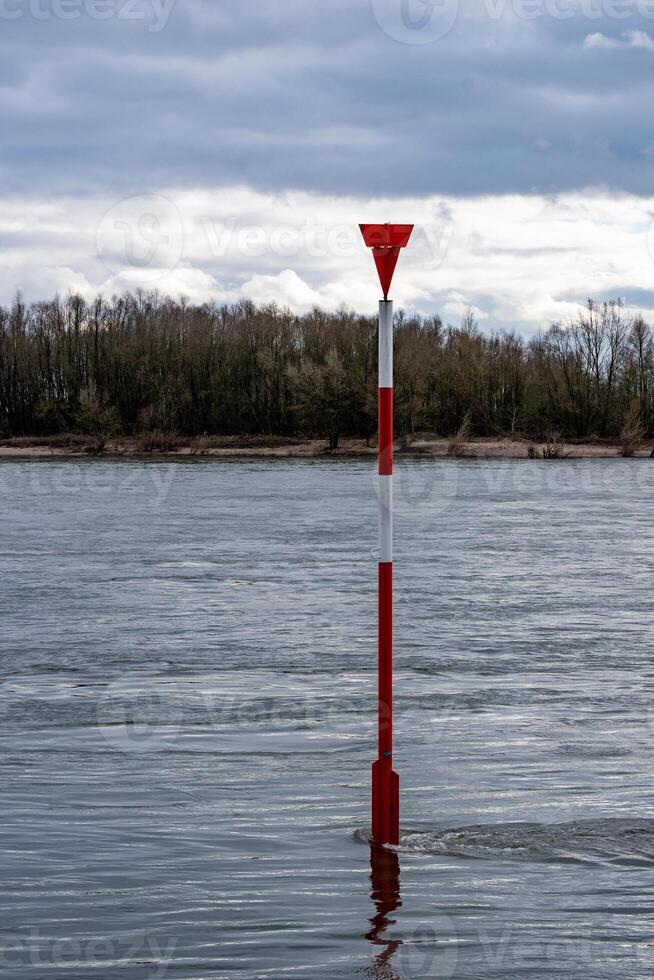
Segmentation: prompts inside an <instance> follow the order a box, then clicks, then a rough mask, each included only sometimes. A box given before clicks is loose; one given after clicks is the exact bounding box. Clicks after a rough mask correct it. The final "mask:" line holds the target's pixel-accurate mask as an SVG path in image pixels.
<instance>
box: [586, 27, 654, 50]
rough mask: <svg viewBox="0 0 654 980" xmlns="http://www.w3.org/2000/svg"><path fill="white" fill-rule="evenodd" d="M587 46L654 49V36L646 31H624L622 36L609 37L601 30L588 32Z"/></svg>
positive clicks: (610, 48)
mask: <svg viewBox="0 0 654 980" xmlns="http://www.w3.org/2000/svg"><path fill="white" fill-rule="evenodd" d="M584 47H585V48H604V49H606V50H609V51H612V50H619V49H624V48H637V49H641V50H643V51H654V38H652V37H650V35H649V34H647V33H646V31H635V30H631V31H623V33H622V35H621V37H620V38H614V37H607V36H606V34H601V33H599V32H597V33H595V34H588V35H587V37H586V38H585V39H584Z"/></svg>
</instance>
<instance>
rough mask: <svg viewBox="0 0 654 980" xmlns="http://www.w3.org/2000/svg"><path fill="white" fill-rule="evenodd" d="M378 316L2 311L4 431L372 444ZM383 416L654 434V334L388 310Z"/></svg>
mask: <svg viewBox="0 0 654 980" xmlns="http://www.w3.org/2000/svg"><path fill="white" fill-rule="evenodd" d="M376 338H377V322H376V318H375V317H367V316H361V315H359V314H356V313H353V312H350V311H345V310H342V311H339V312H336V313H326V312H324V311H322V310H319V309H314V310H312V311H311V312H310V313H307V314H305V315H302V316H297V315H294V314H293V313H291V312H290V311H289V310H287V309H281V308H279V307H277V306H275V305H269V306H255V305H254V304H253V303H251V302H247V301H244V302H240V303H238V304H236V305H229V306H227V305H223V306H219V305H211V304H205V305H192V304H190V303H188V302H186V301H185V300H180V301H175V300H172V299H169V298H166V297H163V296H161V295H159V294H157V293H143V292H137V293H136V294H133V295H132V294H127V295H123V296H117V297H113V298H111V299H105V298H103V297H101V296H98V297H97V298H96V299H95V300H93V301H92V302H88V301H85V300H84V299H83V298H82V297H80V296H78V295H69V296H67V297H66V298H63V299H62V298H55V299H53V300H52V301H49V302H40V303H32V304H29V305H28V304H26V303H24V302H23V300H22V298H21V297H20V296H18V297H17V298H16V300H15V301H14V303H13V304H12V305H11V307H7V308H2V307H0V436H1V437H2V438H13V437H16V436H52V435H55V434H57V433H64V432H74V433H95V434H102V435H105V436H119V435H142V434H144V433H153V432H159V433H169V434H171V433H174V434H177V435H181V436H188V437H196V436H201V435H203V434H205V433H207V434H218V435H240V436H244V435H259V436H264V437H274V436H276V437H305V436H306V437H316V438H317V437H320V438H322V437H324V438H326V439H327V440H329V445H330V446H331V447H332V448H335V447H336V446H337V445H338V440H339V438H340V437H342V436H358V437H363V438H367V439H369V440H371V439H374V433H375V430H376V424H377V339H376ZM395 338H396V339H395V416H396V428H397V432H398V435H399V437H400V438H404V439H407V440H410V438H411V437H412V435H414V434H415V433H417V432H424V431H429V432H434V433H438V434H440V435H442V436H450V435H453V434H456V433H457V432H459V431H460V430H461V427H462V425H465V426H466V427H468V428H469V430H470V432H471V433H472V435H478V436H493V435H499V434H512V435H523V436H527V437H529V438H535V439H537V438H544V437H547V435H548V433H551V432H554V431H556V432H558V433H560V434H561V436H562V437H564V438H574V439H585V438H589V437H591V436H599V437H614V436H619V434H620V432H621V431H622V429H623V427H624V425H625V419H631V424H632V425H633V424H637V425H638V426H639V427H642V431H643V434H652V432H653V431H654V404H653V396H654V339H653V334H652V330H651V328H650V327H649V325H648V324H647V323H646V322H645V321H644V320H643V319H642V317H640V316H633V315H632V314H630V312H629V311H628V310H627V309H625V307H623V306H622V305H621V303H619V302H606V303H595V302H593V301H589V302H588V304H587V306H586V307H585V309H583V310H582V311H581V312H580V313H579V315H578V316H577V318H576V319H574V320H572V321H571V322H569V323H566V324H556V325H554V326H550V327H549V328H548V329H545V330H543V331H542V332H540V333H539V334H538V335H537V336H535V337H534V338H532V339H529V340H524V339H522V338H521V337H520V336H518V335H517V334H516V333H514V332H511V331H500V332H495V333H492V334H488V333H484V332H482V331H481V330H480V328H479V324H478V323H477V322H476V320H475V318H474V316H473V315H472V314H471V313H468V314H466V315H465V316H464V317H463V319H462V322H461V323H460V324H458V325H455V326H453V325H450V324H446V323H444V322H443V320H442V319H441V318H440V317H439V316H432V317H421V316H417V315H409V314H406V313H403V312H399V313H398V314H397V316H396V321H395Z"/></svg>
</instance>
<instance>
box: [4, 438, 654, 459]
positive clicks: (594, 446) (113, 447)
mask: <svg viewBox="0 0 654 980" xmlns="http://www.w3.org/2000/svg"><path fill="white" fill-rule="evenodd" d="M542 449H543V444H541V443H538V442H530V441H528V440H525V439H510V438H486V439H475V440H469V441H466V442H461V443H459V444H458V446H457V448H456V452H455V455H456V456H457V457H458V458H461V459H527V458H530V455H531V457H532V458H533V457H535V458H536V459H538V458H542ZM395 452H396V457H397V458H398V460H401V459H402V458H403V457H404V458H421V459H430V458H431V459H439V458H441V459H442V458H446V457H447V456H448V455H452V450H451V440H448V439H439V438H436V437H424V438H418V439H415V440H414V441H413V442H412V443H411V445H410V446H409V447H408V448H406V447H402V446H400V445H397V444H396V448H395ZM651 452H652V447H651V446H650V445H647V444H644V445H643V446H642V447H640V448H639V449H638V450H637V451H636V452H635V453H634V456H635V457H639V458H645V459H648V458H649V457H650V454H651ZM376 453H377V450H376V447H375V446H374V445H370V446H367V445H366V443H365V440H362V439H342V440H341V441H340V443H339V447H338V449H336V450H332V451H330V450H328V449H327V448H326V446H325V442H324V441H323V440H317V439H314V440H305V441H300V440H292V441H284V440H280V439H271V440H266V439H264V438H250V439H249V438H245V439H240V438H238V437H224V438H220V439H219V438H216V439H207V440H202V439H199V440H192V441H191V440H189V441H188V442H185V441H184V440H179V439H176V440H174V442H173V443H171V444H163V445H160V446H155V447H147V448H144V446H143V440H142V439H127V438H122V439H109V440H107V441H106V443H104V445H100V444H99V443H98V442H97V441H95V440H94V439H92V438H89V439H86V440H85V439H84V438H83V437H74V438H72V439H70V440H69V441H66V440H55V439H53V440H50V441H48V440H43V441H39V440H38V439H35V438H29V439H14V440H5V441H4V442H3V443H1V444H0V461H2V460H44V459H108V460H110V459H143V460H152V459H161V458H166V459H179V460H180V461H192V460H211V459H217V460H220V459H350V458H354V459H368V458H370V459H374V457H375V456H376ZM560 454H561V457H563V458H568V459H593V458H597V459H608V458H619V457H620V456H621V445H620V443H619V442H617V441H608V440H592V441H587V442H580V443H570V442H569V443H561V445H560Z"/></svg>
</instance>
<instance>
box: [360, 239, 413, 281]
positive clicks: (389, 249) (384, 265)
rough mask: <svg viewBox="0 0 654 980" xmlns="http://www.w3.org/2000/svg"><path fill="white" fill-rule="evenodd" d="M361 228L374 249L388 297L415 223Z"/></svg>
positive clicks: (378, 269) (381, 279) (369, 244)
mask: <svg viewBox="0 0 654 980" xmlns="http://www.w3.org/2000/svg"><path fill="white" fill-rule="evenodd" d="M359 228H360V229H361V234H362V235H363V240H364V242H365V243H366V245H367V246H368V248H371V249H372V254H373V257H374V260H375V265H376V266H377V272H378V273H379V281H380V283H381V288H382V291H383V293H384V299H388V293H389V291H390V288H391V282H392V281H393V273H394V272H395V267H396V265H397V260H398V259H399V257H400V249H402V248H406V246H407V245H408V244H409V239H410V238H411V232H412V231H413V225H391V224H385V225H359Z"/></svg>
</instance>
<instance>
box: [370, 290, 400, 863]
mask: <svg viewBox="0 0 654 980" xmlns="http://www.w3.org/2000/svg"><path fill="white" fill-rule="evenodd" d="M378 474H379V477H378V479H379V565H378V588H379V615H378V706H377V742H378V744H377V761H376V762H375V763H373V767H372V836H373V839H374V840H375V841H377V842H378V843H380V844H399V840H400V778H399V776H398V775H397V773H396V772H394V771H393V302H392V300H388V299H384V300H382V301H381V302H380V304H379V438H378Z"/></svg>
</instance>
